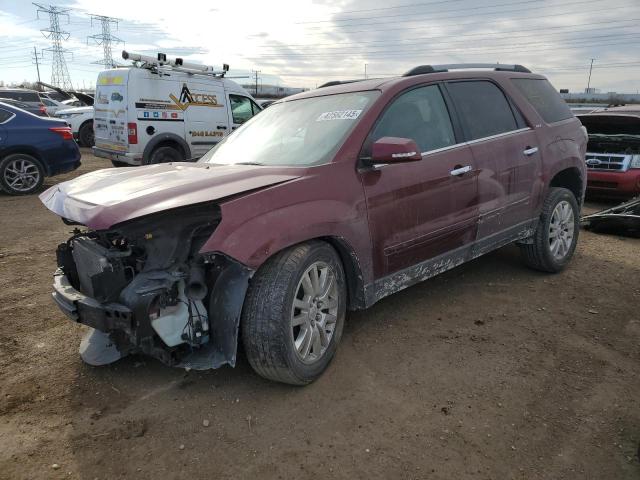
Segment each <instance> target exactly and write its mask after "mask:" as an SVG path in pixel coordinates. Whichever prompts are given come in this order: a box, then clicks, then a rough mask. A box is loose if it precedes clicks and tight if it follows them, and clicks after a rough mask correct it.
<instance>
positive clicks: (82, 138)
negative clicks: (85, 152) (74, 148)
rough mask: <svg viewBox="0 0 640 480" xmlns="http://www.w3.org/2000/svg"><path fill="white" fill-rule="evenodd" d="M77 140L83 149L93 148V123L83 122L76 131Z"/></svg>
mask: <svg viewBox="0 0 640 480" xmlns="http://www.w3.org/2000/svg"><path fill="white" fill-rule="evenodd" d="M78 140H79V142H78V143H80V145H81V146H83V147H93V144H94V142H95V137H94V134H93V122H85V123H83V124H82V126H81V127H80V130H79V131H78Z"/></svg>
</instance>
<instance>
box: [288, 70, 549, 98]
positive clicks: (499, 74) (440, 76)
mask: <svg viewBox="0 0 640 480" xmlns="http://www.w3.org/2000/svg"><path fill="white" fill-rule="evenodd" d="M475 78H478V79H480V78H482V79H487V78H489V79H495V80H500V79H505V78H531V79H537V80H544V79H545V77H543V76H542V75H538V74H535V73H521V72H514V71H496V70H476V69H469V70H452V71H446V72H433V73H424V74H419V75H409V76H398V77H390V78H373V79H368V80H347V81H345V82H342V83H340V84H337V85H331V86H323V87H320V88H316V89H315V90H309V91H307V92H302V93H298V94H296V95H292V96H290V97H286V98H284V99H282V100H281V101H284V102H286V101H289V100H298V99H301V98H311V97H320V96H325V95H334V94H339V93H350V92H362V91H367V90H381V91H382V92H384V91H386V90H392V89H393V90H395V89H396V88H397V87H398V86H400V87H402V86H403V85H405V86H407V87H408V86H411V85H415V84H419V83H423V82H427V81H434V82H437V81H450V80H465V79H475ZM331 83H332V82H331Z"/></svg>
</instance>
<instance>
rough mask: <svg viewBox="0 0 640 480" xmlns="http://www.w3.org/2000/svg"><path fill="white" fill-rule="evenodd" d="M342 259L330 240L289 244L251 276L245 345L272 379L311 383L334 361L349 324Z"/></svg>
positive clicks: (258, 367) (251, 360) (244, 323)
mask: <svg viewBox="0 0 640 480" xmlns="http://www.w3.org/2000/svg"><path fill="white" fill-rule="evenodd" d="M346 297H347V294H346V287H345V278H344V270H343V268H342V263H341V262H340V258H339V257H338V255H337V253H336V252H335V250H334V249H333V248H332V247H331V246H330V245H329V244H326V243H324V242H309V243H304V244H301V245H298V246H296V247H292V248H289V249H287V250H285V251H283V252H281V253H279V254H277V255H276V256H275V257H273V258H271V259H269V260H268V261H267V262H266V263H265V264H264V265H263V266H262V267H261V268H260V269H259V270H258V272H257V273H256V275H255V276H254V277H253V278H252V280H251V286H250V287H249V291H248V292H247V298H246V300H245V305H244V308H243V311H242V339H243V344H244V350H245V353H246V355H247V358H248V359H249V363H250V364H251V366H252V367H253V369H254V370H255V371H256V372H257V373H258V374H259V375H261V376H263V377H265V378H268V379H270V380H275V381H279V382H284V383H289V384H292V385H305V384H308V383H311V382H312V381H314V380H315V379H317V378H318V377H319V376H320V375H321V374H322V372H323V371H324V370H325V369H326V368H327V366H328V365H329V363H330V362H331V360H332V358H333V356H334V354H335V352H336V349H337V346H338V343H339V342H340V337H341V336H342V328H343V325H344V317H345V311H346V300H347V298H346Z"/></svg>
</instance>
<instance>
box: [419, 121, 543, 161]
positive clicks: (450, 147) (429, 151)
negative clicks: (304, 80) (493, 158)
mask: <svg viewBox="0 0 640 480" xmlns="http://www.w3.org/2000/svg"><path fill="white" fill-rule="evenodd" d="M528 130H531V127H524V128H519V129H517V130H509V131H508V132H502V133H497V134H495V135H491V136H489V137H482V138H476V139H475V140H469V141H468V142H461V143H454V144H453V145H449V146H447V147H442V148H436V149H435V150H427V151H426V152H421V153H420V154H421V155H422V156H423V157H425V156H427V155H432V154H434V153H440V152H444V151H447V150H451V149H453V148H457V147H460V146H468V145H473V144H474V143H479V142H484V141H486V140H494V139H496V138H502V137H506V136H508V135H514V134H516V133H522V132H526V131H528Z"/></svg>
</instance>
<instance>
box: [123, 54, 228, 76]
mask: <svg viewBox="0 0 640 480" xmlns="http://www.w3.org/2000/svg"><path fill="white" fill-rule="evenodd" d="M122 58H124V59H125V60H131V61H133V62H134V64H135V65H136V66H139V67H140V68H149V69H154V70H156V71H157V72H158V73H159V74H162V73H163V71H165V70H172V71H177V72H184V73H189V74H192V75H209V76H212V77H218V78H222V77H224V76H225V74H226V73H227V72H228V71H229V65H228V64H226V63H223V64H222V70H216V69H215V68H214V67H211V66H209V65H201V64H199V63H189V62H185V61H184V60H183V59H182V58H180V57H178V58H176V59H173V60H172V59H167V55H166V54H165V53H158V55H157V57H152V56H150V55H143V54H141V53H133V52H127V51H126V50H123V51H122Z"/></svg>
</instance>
